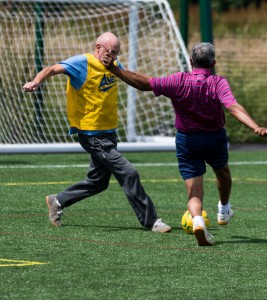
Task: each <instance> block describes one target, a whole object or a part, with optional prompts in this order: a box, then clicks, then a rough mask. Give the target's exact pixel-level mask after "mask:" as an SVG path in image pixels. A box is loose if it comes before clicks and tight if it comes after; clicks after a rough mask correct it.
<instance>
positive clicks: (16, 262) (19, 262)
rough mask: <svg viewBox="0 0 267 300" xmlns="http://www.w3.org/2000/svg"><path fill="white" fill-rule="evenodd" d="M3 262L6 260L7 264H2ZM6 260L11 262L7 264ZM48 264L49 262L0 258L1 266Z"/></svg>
mask: <svg viewBox="0 0 267 300" xmlns="http://www.w3.org/2000/svg"><path fill="white" fill-rule="evenodd" d="M2 262H5V264H2ZM6 262H9V263H7V264H6ZM46 264H48V263H45V262H37V261H27V260H17V259H6V258H0V267H24V266H34V265H46Z"/></svg>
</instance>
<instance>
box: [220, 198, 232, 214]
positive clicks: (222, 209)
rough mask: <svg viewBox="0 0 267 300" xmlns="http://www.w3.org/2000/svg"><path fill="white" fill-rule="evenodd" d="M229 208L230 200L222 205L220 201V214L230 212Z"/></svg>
mask: <svg viewBox="0 0 267 300" xmlns="http://www.w3.org/2000/svg"><path fill="white" fill-rule="evenodd" d="M229 210H230V200H229V201H228V203H227V204H226V205H222V204H221V201H219V202H218V211H219V213H220V214H225V213H228V211H229Z"/></svg>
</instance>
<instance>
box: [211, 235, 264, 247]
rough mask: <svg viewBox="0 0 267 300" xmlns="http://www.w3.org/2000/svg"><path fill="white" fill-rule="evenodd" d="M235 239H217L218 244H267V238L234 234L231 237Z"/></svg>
mask: <svg viewBox="0 0 267 300" xmlns="http://www.w3.org/2000/svg"><path fill="white" fill-rule="evenodd" d="M230 238H231V239H233V240H228V241H216V244H217V245H219V244H267V239H257V238H249V237H246V236H240V235H234V236H231V237H230Z"/></svg>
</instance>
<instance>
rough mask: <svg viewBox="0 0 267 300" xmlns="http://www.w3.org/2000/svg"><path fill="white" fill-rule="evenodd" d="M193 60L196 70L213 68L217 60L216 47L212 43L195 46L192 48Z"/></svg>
mask: <svg viewBox="0 0 267 300" xmlns="http://www.w3.org/2000/svg"><path fill="white" fill-rule="evenodd" d="M191 60H192V65H193V67H194V68H205V69H209V68H211V67H212V66H213V63H214V60H215V47H214V46H213V45H212V44H210V43H198V44H195V45H194V47H193V48H192V53H191Z"/></svg>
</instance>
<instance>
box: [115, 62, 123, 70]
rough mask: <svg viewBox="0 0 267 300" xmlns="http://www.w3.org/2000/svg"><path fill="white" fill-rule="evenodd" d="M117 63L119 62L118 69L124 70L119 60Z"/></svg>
mask: <svg viewBox="0 0 267 300" xmlns="http://www.w3.org/2000/svg"><path fill="white" fill-rule="evenodd" d="M116 62H117V67H118V68H120V69H122V70H124V66H123V65H122V64H121V63H120V62H119V61H118V60H116Z"/></svg>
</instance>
